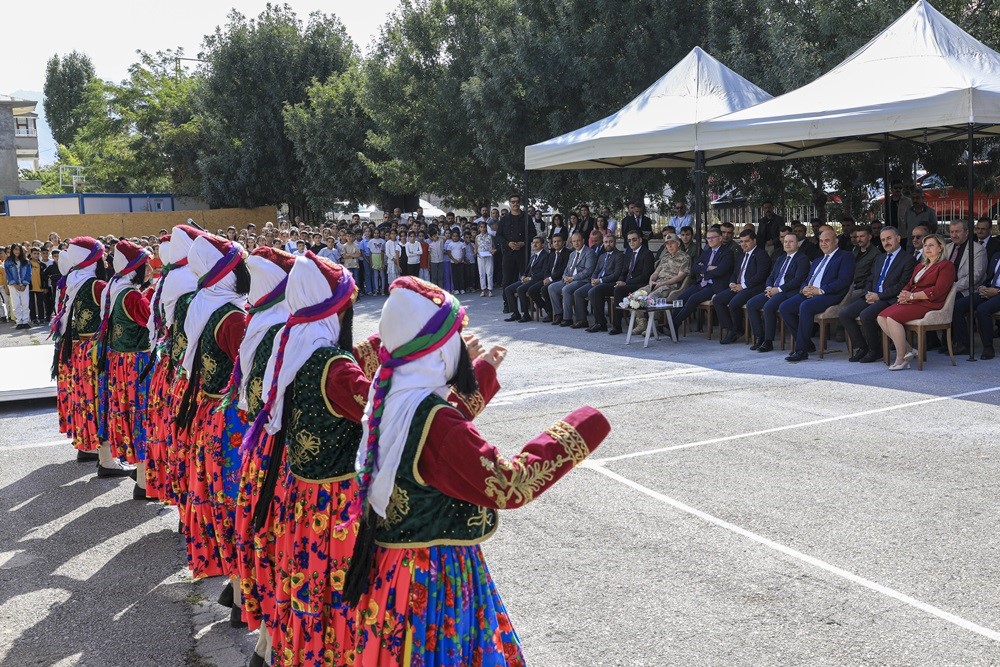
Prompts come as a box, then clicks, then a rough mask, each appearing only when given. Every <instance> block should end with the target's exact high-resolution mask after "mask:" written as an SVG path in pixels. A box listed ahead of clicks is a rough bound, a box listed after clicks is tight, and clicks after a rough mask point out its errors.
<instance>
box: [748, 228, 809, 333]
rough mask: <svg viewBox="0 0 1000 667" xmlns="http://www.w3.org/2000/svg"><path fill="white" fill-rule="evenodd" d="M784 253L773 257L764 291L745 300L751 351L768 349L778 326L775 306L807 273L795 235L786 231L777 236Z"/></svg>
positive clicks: (790, 294) (796, 288)
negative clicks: (751, 332) (779, 237)
mask: <svg viewBox="0 0 1000 667" xmlns="http://www.w3.org/2000/svg"><path fill="white" fill-rule="evenodd" d="M781 247H782V249H783V250H784V252H785V254H784V255H781V256H779V257H777V258H775V261H774V265H773V266H772V267H771V275H769V276H768V277H767V281H766V282H765V283H764V285H765V286H764V292H763V293H762V294H758V295H757V296H755V297H753V298H752V299H750V300H749V301H747V317H748V318H749V319H750V330H751V331H753V345H752V346H751V347H750V349H751V350H756V351H758V352H770V351H772V350H773V349H774V334H775V332H776V331H777V328H778V308H780V307H781V304H782V303H784V302H785V300H786V299H789V298H791V297H793V296H795V295H796V294H798V291H799V289H800V288H801V287H802V283H803V281H804V280H805V279H806V278H807V277H808V276H809V258H808V257H806V254H805V253H804V252H801V251H800V250H799V237H798V236H796V235H795V234H793V233H791V232H789V233H787V234H785V235H784V236H782V237H781Z"/></svg>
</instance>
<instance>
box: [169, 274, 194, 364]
mask: <svg viewBox="0 0 1000 667" xmlns="http://www.w3.org/2000/svg"><path fill="white" fill-rule="evenodd" d="M194 295H195V293H194V292H188V293H187V294H181V295H180V296H179V297H178V298H177V303H176V304H174V321H173V322H171V323H170V363H172V364H173V366H174V368H177V369H180V367H181V362H182V361H184V353H185V352H187V347H188V339H187V334H185V333H184V320H186V319H187V314H188V308H189V307H190V306H191V301H192V300H193V299H194Z"/></svg>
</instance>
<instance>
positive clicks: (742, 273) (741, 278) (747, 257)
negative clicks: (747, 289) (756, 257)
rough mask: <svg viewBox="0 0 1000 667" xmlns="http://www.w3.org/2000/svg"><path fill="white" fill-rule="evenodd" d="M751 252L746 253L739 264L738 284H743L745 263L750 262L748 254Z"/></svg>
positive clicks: (745, 269) (745, 273)
mask: <svg viewBox="0 0 1000 667" xmlns="http://www.w3.org/2000/svg"><path fill="white" fill-rule="evenodd" d="M751 254H753V253H747V254H746V255H745V256H744V257H743V263H742V264H741V265H740V286H741V287H742V286H743V278H745V277H746V275H747V264H749V263H750V255H751Z"/></svg>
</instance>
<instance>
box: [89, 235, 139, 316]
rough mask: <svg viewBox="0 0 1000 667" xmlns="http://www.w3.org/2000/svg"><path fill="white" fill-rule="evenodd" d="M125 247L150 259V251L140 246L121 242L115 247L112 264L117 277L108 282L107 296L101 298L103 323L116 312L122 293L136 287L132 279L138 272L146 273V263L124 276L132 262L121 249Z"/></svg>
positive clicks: (129, 242)
mask: <svg viewBox="0 0 1000 667" xmlns="http://www.w3.org/2000/svg"><path fill="white" fill-rule="evenodd" d="M125 244H127V245H125ZM123 247H131V248H134V249H136V250H137V252H139V253H142V254H143V255H145V256H146V257H147V259H148V257H149V251H148V250H145V249H144V248H140V247H139V246H137V245H135V244H134V243H132V242H131V241H119V242H118V243H117V244H116V245H115V254H114V259H113V260H112V264H113V265H114V268H115V275H114V277H112V278H111V280H109V281H108V285H107V287H105V288H104V289H105V295H104V296H103V297H102V298H101V321H102V322H103V321H104V320H105V318H107V317H110V316H111V311H112V310H114V307H115V301H116V300H117V299H118V296H119V295H120V294H121V293H122V292H124V291H125V290H127V289H129V288H131V287H135V285H133V284H132V278H133V276H135V274H136V271H145V270H146V264H145V263H144V264H142V265H140V267H139V268H138V269H134V270H132V271H129V272H128V273H124V274H123V273H122V271H124V270H125V269H126V268H128V264H129V261H130V258H129V257H127V256H126V255H125V254H124V253H123V252H122V250H121V249H122V248H123Z"/></svg>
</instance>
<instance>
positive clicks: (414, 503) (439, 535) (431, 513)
mask: <svg viewBox="0 0 1000 667" xmlns="http://www.w3.org/2000/svg"><path fill="white" fill-rule="evenodd" d="M454 409H455V408H454V407H453V406H451V405H450V404H449V403H448V402H447V401H445V400H444V399H443V398H441V397H440V396H438V395H437V394H431V395H430V396H428V397H427V398H425V399H424V400H423V401H422V402H421V403H420V406H419V407H417V411H416V412H415V413H414V415H413V421H412V422H411V423H410V432H409V434H408V435H407V437H406V446H405V447H404V449H403V456H402V459H401V460H400V462H399V468H398V470H397V471H396V484H395V486H394V487H393V489H392V495H391V496H390V498H389V506H388V507H387V508H386V516H385V518H384V519H383V518H381V517H378V521H377V522H376V532H375V541H376V542H377V543H378V544H379V545H380V546H383V547H390V548H404V547H428V546H435V545H451V546H458V545H466V544H478V543H479V542H482V541H483V540H485V539H487V538H489V537H490V536H491V535H493V533H494V532H495V531H496V529H497V524H498V523H499V519H500V517H499V515H498V514H497V512H496V510H493V509H490V508H488V507H481V506H479V505H474V504H472V503H468V502H465V501H464V500H458V499H456V498H452V497H450V496H447V495H445V494H443V493H441V492H440V491H438V490H437V489H435V488H434V487H432V486H428V485H427V484H425V483H424V481H423V479H421V477H420V473H419V472H418V471H417V462H418V461H419V460H420V452H421V451H422V450H423V447H424V442H425V440H426V439H427V432H428V431H429V430H430V425H431V420H432V419H433V418H434V414H435V413H436V412H437V411H438V410H454Z"/></svg>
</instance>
